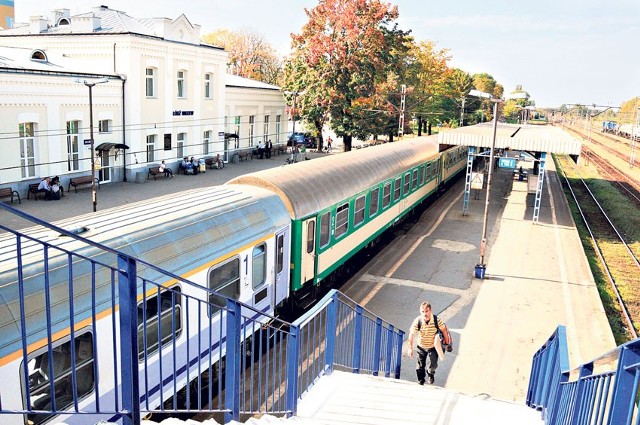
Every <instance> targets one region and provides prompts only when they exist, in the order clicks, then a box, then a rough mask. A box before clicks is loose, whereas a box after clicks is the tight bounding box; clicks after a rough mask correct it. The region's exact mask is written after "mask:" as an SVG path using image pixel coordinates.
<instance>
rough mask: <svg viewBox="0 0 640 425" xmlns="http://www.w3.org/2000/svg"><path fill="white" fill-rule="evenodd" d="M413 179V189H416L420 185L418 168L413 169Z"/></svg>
mask: <svg viewBox="0 0 640 425" xmlns="http://www.w3.org/2000/svg"><path fill="white" fill-rule="evenodd" d="M411 180H412V184H413V190H416V188H417V187H418V169H415V170H413V178H412V179H411Z"/></svg>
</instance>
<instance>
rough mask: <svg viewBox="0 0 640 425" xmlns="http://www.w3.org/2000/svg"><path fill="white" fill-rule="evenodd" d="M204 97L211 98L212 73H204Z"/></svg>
mask: <svg viewBox="0 0 640 425" xmlns="http://www.w3.org/2000/svg"><path fill="white" fill-rule="evenodd" d="M204 98H205V99H211V98H212V96H211V74H204Z"/></svg>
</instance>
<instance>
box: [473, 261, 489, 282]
mask: <svg viewBox="0 0 640 425" xmlns="http://www.w3.org/2000/svg"><path fill="white" fill-rule="evenodd" d="M486 269H487V266H485V265H484V264H476V273H475V277H476V279H484V272H485V271H486Z"/></svg>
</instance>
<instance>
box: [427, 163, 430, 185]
mask: <svg viewBox="0 0 640 425" xmlns="http://www.w3.org/2000/svg"><path fill="white" fill-rule="evenodd" d="M427 181H431V164H427Z"/></svg>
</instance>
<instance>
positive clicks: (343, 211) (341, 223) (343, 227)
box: [335, 203, 349, 238]
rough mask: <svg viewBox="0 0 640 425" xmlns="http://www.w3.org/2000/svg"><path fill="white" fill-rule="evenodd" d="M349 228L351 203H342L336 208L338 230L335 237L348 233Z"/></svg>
mask: <svg viewBox="0 0 640 425" xmlns="http://www.w3.org/2000/svg"><path fill="white" fill-rule="evenodd" d="M348 229H349V203H346V204H342V205H340V206H339V207H338V208H337V209H336V230H335V237H336V238H339V237H340V236H342V235H344V234H345V233H347V230H348Z"/></svg>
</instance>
